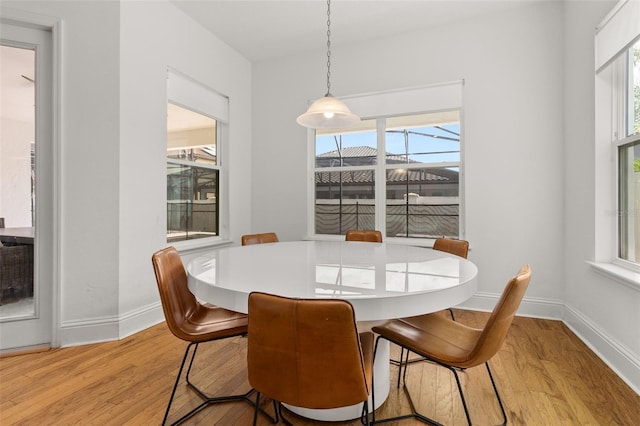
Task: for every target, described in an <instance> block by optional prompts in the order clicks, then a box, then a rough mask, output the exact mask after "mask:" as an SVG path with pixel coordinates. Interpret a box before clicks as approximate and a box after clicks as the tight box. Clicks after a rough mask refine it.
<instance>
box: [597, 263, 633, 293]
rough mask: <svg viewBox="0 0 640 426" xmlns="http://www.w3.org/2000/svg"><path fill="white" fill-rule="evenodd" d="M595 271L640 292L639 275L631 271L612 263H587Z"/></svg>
mask: <svg viewBox="0 0 640 426" xmlns="http://www.w3.org/2000/svg"><path fill="white" fill-rule="evenodd" d="M587 263H588V264H589V265H591V267H592V268H593V269H595V271H596V272H597V273H599V274H601V275H604V276H605V277H607V278H611V279H613V280H615V281H617V282H619V283H620V284H623V285H625V286H627V287H629V288H631V289H633V290H635V291H638V292H640V273H638V272H635V271H631V270H629V269H627V268H623V267H622V266H619V265H616V264H614V263H605V262H591V261H587Z"/></svg>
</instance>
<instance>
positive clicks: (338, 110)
mask: <svg viewBox="0 0 640 426" xmlns="http://www.w3.org/2000/svg"><path fill="white" fill-rule="evenodd" d="M296 121H297V122H298V124H300V125H301V126H304V127H309V128H312V129H332V128H339V127H349V126H351V125H353V124H356V123H357V122H359V121H360V118H359V117H358V116H357V115H355V114H354V113H352V112H351V111H350V110H349V108H348V107H347V106H346V105H345V104H344V103H343V102H342V101H340V100H339V99H337V98H334V97H333V95H332V94H331V0H327V94H326V95H324V97H322V98H320V99H317V100H316V101H315V102H313V103H312V104H311V106H310V107H309V109H308V110H307V112H305V113H304V114H302V115H301V116H299V117H298V119H297V120H296Z"/></svg>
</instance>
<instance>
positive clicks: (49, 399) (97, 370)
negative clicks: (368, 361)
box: [0, 310, 640, 426]
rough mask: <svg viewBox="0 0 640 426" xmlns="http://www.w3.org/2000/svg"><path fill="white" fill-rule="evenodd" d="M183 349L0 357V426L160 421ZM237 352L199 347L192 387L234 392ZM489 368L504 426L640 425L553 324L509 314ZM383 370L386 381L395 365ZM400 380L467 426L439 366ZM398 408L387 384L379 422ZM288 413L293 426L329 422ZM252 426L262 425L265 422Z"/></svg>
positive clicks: (241, 367) (189, 399)
mask: <svg viewBox="0 0 640 426" xmlns="http://www.w3.org/2000/svg"><path fill="white" fill-rule="evenodd" d="M456 318H457V320H459V321H461V322H464V323H466V324H469V325H473V326H477V327H481V326H482V325H483V324H484V321H485V320H486V318H487V314H484V313H479V312H471V311H461V310H456ZM185 347H186V343H184V342H182V341H180V340H178V339H177V338H175V337H174V336H173V335H172V334H171V333H170V332H169V330H168V329H167V327H166V325H165V324H160V325H157V326H155V327H152V328H150V329H148V330H145V331H143V332H141V333H138V334H136V335H134V336H131V337H129V338H126V339H123V340H121V341H118V342H110V343H101V344H96V345H87V346H81V347H74V348H65V349H57V350H51V351H48V352H43V353H34V354H25V355H19V356H13V357H8V358H3V359H0V425H2V426H8V425H76V424H77V425H125V424H126V425H158V424H160V423H161V421H162V417H163V415H164V410H165V407H166V404H167V401H168V398H169V395H170V392H171V387H172V385H173V381H174V379H175V374H176V373H177V370H178V366H179V364H180V361H181V359H182V355H183V353H184V349H185ZM395 349H396V348H395V347H393V348H392V352H394V351H395ZM245 350H246V339H244V338H232V339H227V340H224V341H220V342H213V343H207V344H203V345H200V350H199V353H198V357H197V359H196V364H197V365H196V366H195V367H194V371H193V372H192V375H193V379H194V381H195V382H196V383H200V384H203V386H202V387H203V388H205V389H206V390H208V391H210V392H211V393H215V392H217V391H221V392H234V393H239V392H244V391H245V390H247V389H248V388H249V386H248V382H247V380H246V372H245V367H246V360H245V357H246V351H245ZM198 360H199V362H198ZM491 366H492V370H493V373H494V377H495V379H496V382H497V384H498V388H499V390H500V391H501V395H502V397H503V401H504V403H505V406H506V411H507V415H508V420H509V424H512V425H629V426H631V425H640V396H639V395H637V394H636V393H635V392H633V390H631V389H630V388H629V387H628V386H627V385H626V384H625V383H624V382H623V381H622V380H621V379H619V378H618V377H617V376H616V375H615V374H614V373H613V372H612V371H611V370H610V369H609V368H608V367H607V366H605V364H604V363H603V362H602V361H601V360H600V359H599V358H598V357H597V356H595V355H594V354H593V353H592V352H591V351H590V350H589V349H588V348H587V347H586V346H585V345H584V344H583V343H582V342H581V341H580V340H579V339H578V338H577V337H576V336H575V335H573V333H571V331H570V330H568V329H567V328H566V327H565V326H564V325H563V324H562V323H561V322H558V321H548V320H539V319H531V318H520V317H518V318H516V319H515V321H514V323H513V325H512V328H511V330H510V333H509V336H508V338H507V341H506V342H505V344H504V347H503V349H502V350H501V351H500V352H499V353H498V355H497V356H495V357H494V358H493V360H492V362H491ZM390 368H391V375H392V377H395V374H396V372H397V367H394V366H391V367H390ZM193 373H195V374H193ZM461 377H462V380H463V386H464V388H465V393H466V395H468V400H469V401H470V410H471V417H472V420H473V422H474V424H479V425H489V424H497V423H498V421H499V418H500V417H499V411H498V407H497V405H496V403H495V402H494V398H493V393H492V391H491V384H490V382H489V379H488V377H487V376H486V369H484V367H477V368H475V369H470V370H467V372H466V373H464V374H462V375H461ZM407 383H408V386H409V388H410V390H411V392H412V395H413V396H414V401H415V402H416V405H417V407H418V409H419V411H421V412H424V413H425V414H427V415H429V416H430V417H433V418H435V419H437V420H439V421H440V422H441V423H443V424H447V425H450V424H453V425H464V424H466V420H465V417H464V412H463V410H462V404H461V403H460V399H459V397H458V394H457V390H456V386H455V381H454V379H453V377H452V376H451V373H449V371H448V370H446V369H443V368H438V367H435V366H432V365H429V364H427V363H424V362H421V363H416V364H413V365H412V366H411V367H410V369H409V376H408V379H407ZM205 384H206V385H205ZM197 401H198V400H197V397H196V396H195V394H194V393H193V392H192V391H190V390H187V389H186V387H184V386H183V387H181V388H179V390H178V394H177V400H176V402H175V403H174V407H173V409H172V414H171V415H170V420H171V419H177V418H178V417H179V415H180V413H184V412H186V411H187V410H188V407H190V406H193V404H196V403H197ZM269 408H270V405H269ZM408 411H409V408H408V404H407V399H406V397H405V396H404V394H403V392H402V391H401V390H398V389H396V387H395V383H394V381H393V380H392V385H391V392H390V395H389V398H388V400H387V401H386V402H385V403H384V405H383V406H382V407H381V408H380V409H379V410H378V411H376V413H377V414H376V415H377V417H378V418H384V417H388V416H391V415H397V414H399V413H407V412H408ZM252 415H253V411H252V407H251V406H249V404H247V403H242V402H240V403H229V404H223V405H217V406H212V407H207V408H205V410H204V411H202V412H200V413H199V414H197V415H196V416H194V417H192V418H191V419H189V420H188V421H187V422H186V423H185V424H187V425H195V424H207V425H211V424H215V425H249V424H251V419H252ZM286 415H287V417H288V418H289V420H290V421H292V423H294V424H295V425H320V424H327V423H323V422H315V421H309V420H305V419H302V418H300V417H297V416H295V415H293V414H291V413H288V412H286ZM258 423H259V424H261V425H267V424H269V422H268V421H267V420H266V419H264V418H260V420H259V422H258ZM337 424H340V425H357V424H359V423H358V422H357V421H353V422H342V423H337ZM388 424H390V425H393V424H398V423H388ZM399 424H401V425H416V424H422V423H419V422H417V421H414V420H407V421H403V422H401V423H399Z"/></svg>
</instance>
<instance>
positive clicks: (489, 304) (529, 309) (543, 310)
mask: <svg viewBox="0 0 640 426" xmlns="http://www.w3.org/2000/svg"><path fill="white" fill-rule="evenodd" d="M499 298H500V295H496V294H493V293H481V292H478V293H476V294H474V295H473V297H472V298H471V299H469V300H467V301H466V302H464V303H462V304H460V305H458V306H456V307H457V308H460V309H469V310H473V311H482V312H491V311H492V310H493V308H494V307H495V306H496V303H498V299H499ZM563 314H564V304H563V303H562V302H561V301H559V300H551V299H540V298H536V297H525V298H524V299H522V303H520V308H519V309H518V315H520V316H524V317H532V318H544V319H552V320H562V318H563V316H564V315H563Z"/></svg>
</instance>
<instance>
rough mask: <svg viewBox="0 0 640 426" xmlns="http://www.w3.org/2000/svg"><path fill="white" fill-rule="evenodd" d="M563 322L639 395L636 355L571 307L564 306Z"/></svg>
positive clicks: (639, 359)
mask: <svg viewBox="0 0 640 426" xmlns="http://www.w3.org/2000/svg"><path fill="white" fill-rule="evenodd" d="M563 322H564V323H565V324H566V325H567V327H569V328H570V329H571V331H573V332H574V333H575V334H576V335H577V336H578V337H579V338H580V340H582V341H583V342H584V344H585V345H587V346H588V347H589V349H591V350H592V351H593V352H594V353H595V354H596V355H598V357H600V359H602V361H604V363H605V364H607V365H608V366H609V367H610V368H611V369H612V370H613V371H615V373H616V374H617V375H618V376H619V377H620V378H621V379H622V380H623V381H624V382H625V383H626V384H628V385H629V386H630V387H631V389H633V390H634V392H635V393H637V394H638V395H640V358H639V357H638V356H637V355H635V354H633V353H632V352H631V351H630V350H629V349H627V348H626V347H624V346H623V345H621V344H620V343H619V342H617V341H616V340H614V339H613V338H612V337H611V336H609V335H607V334H606V333H605V332H604V331H602V330H601V329H600V328H599V327H598V326H597V325H596V324H594V323H593V322H591V321H590V320H589V318H587V317H586V316H585V315H583V314H582V313H581V312H579V311H578V310H576V309H574V308H573V307H571V306H565V316H564V318H563Z"/></svg>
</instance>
